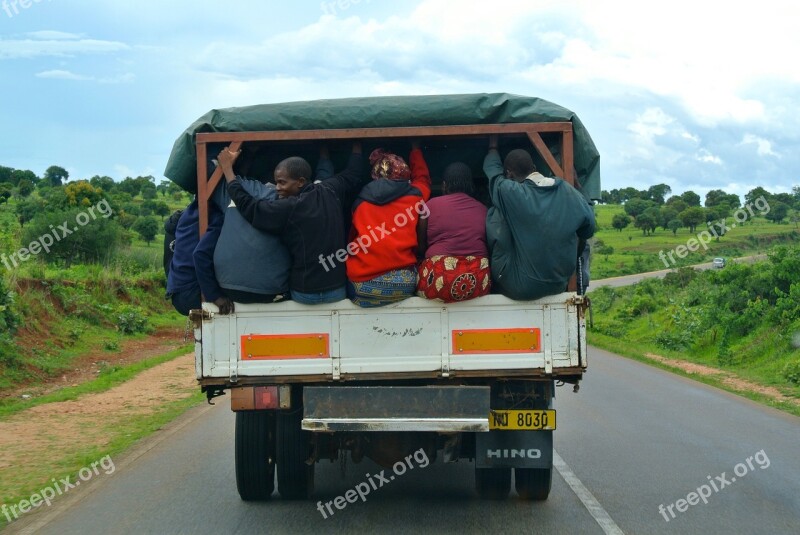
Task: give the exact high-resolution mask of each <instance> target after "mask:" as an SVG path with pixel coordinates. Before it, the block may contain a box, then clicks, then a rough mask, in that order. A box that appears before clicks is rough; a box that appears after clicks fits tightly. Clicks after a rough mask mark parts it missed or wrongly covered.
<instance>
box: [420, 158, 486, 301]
mask: <svg viewBox="0 0 800 535" xmlns="http://www.w3.org/2000/svg"><path fill="white" fill-rule="evenodd" d="M474 191H475V184H474V183H473V181H472V171H470V169H469V167H468V166H467V165H466V164H463V163H461V162H456V163H451V164H450V165H448V166H447V168H445V170H444V175H443V179H442V192H443V195H442V196H441V197H436V198H433V199H431V200H429V201H428V203H427V204H428V209H429V210H430V216H428V217H427V218H426V219H422V218H420V219H419V222H418V223H417V241H418V244H419V245H418V249H417V250H418V254H419V255H420V256H421V257H423V260H422V262H421V263H420V266H419V285H418V286H417V294H418V295H419V296H420V297H426V298H428V299H438V300H440V301H444V302H446V303H452V302H456V301H464V300H467V299H472V298H474V297H479V296H481V295H486V294H488V293H489V290H491V280H492V277H491V273H490V270H489V251H488V248H487V246H486V207H485V206H484V205H483V204H481V203H480V202H478V201H477V200H475V199H474V198H472V197H471V195H472V194H473V193H474Z"/></svg>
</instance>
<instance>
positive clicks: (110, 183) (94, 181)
mask: <svg viewBox="0 0 800 535" xmlns="http://www.w3.org/2000/svg"><path fill="white" fill-rule="evenodd" d="M89 184H91V185H92V187H94V188H97V189H101V190H103V193H107V194H108V193H111V192H113V191H114V189H115V187H116V185H117V183H116V182H114V179H113V178H111V177H110V176H98V175H94V176H93V177H92V178H90V179H89Z"/></svg>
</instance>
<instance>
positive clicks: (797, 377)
mask: <svg viewBox="0 0 800 535" xmlns="http://www.w3.org/2000/svg"><path fill="white" fill-rule="evenodd" d="M783 376H784V377H785V378H786V380H787V381H789V382H790V383H794V384H796V385H800V360H795V361H793V362H787V363H786V366H784V367H783Z"/></svg>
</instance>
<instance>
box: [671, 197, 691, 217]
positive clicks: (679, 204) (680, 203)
mask: <svg viewBox="0 0 800 535" xmlns="http://www.w3.org/2000/svg"><path fill="white" fill-rule="evenodd" d="M667 206H669V207H670V208H674V209H675V211H676V212H678V213H679V214H680V213H681V212H683V211H684V210H686V209H687V208H689V205H688V204H686V202H685V201H684V200H683V199H681V198H680V196H678V195H673V196H672V197H670V198H669V199H667Z"/></svg>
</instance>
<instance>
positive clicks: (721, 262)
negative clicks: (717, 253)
mask: <svg viewBox="0 0 800 535" xmlns="http://www.w3.org/2000/svg"><path fill="white" fill-rule="evenodd" d="M711 267H713V268H714V269H722V268H724V267H725V259H724V258H715V259H714V260H712V261H711Z"/></svg>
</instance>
